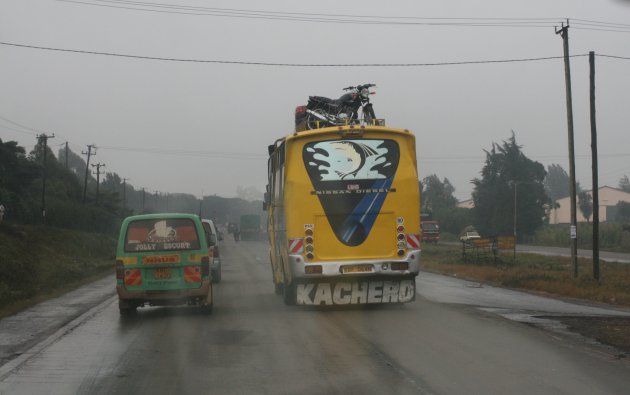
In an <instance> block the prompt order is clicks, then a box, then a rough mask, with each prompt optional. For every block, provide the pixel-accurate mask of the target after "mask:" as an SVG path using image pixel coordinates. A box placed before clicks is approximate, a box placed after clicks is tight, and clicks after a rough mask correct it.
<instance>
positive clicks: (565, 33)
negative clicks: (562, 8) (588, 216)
mask: <svg viewBox="0 0 630 395" xmlns="http://www.w3.org/2000/svg"><path fill="white" fill-rule="evenodd" d="M556 34H559V35H560V36H561V37H562V42H563V47H564V78H565V85H566V96H567V126H568V134H569V177H570V180H569V194H570V198H571V228H570V236H571V262H572V263H573V278H577V276H578V265H577V210H576V206H577V202H576V196H575V151H574V142H573V98H572V96H571V65H570V62H569V20H568V19H567V24H566V26H565V25H564V23H563V24H562V27H561V28H560V29H559V30H558V29H556Z"/></svg>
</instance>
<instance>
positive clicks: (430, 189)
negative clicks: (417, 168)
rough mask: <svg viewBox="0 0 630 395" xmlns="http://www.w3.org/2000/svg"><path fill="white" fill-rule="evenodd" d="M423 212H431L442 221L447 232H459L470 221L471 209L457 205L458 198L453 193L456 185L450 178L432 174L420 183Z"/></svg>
mask: <svg viewBox="0 0 630 395" xmlns="http://www.w3.org/2000/svg"><path fill="white" fill-rule="evenodd" d="M419 187H420V198H421V208H420V210H421V212H423V213H424V212H430V213H431V214H432V217H433V219H434V220H437V221H440V227H441V228H442V230H444V231H445V232H449V233H454V234H457V233H459V231H460V230H461V229H462V228H463V227H464V226H466V225H467V224H469V223H470V215H469V212H468V211H469V210H467V209H462V208H458V207H457V198H455V196H454V195H453V193H454V192H455V187H453V185H452V184H451V182H450V181H449V180H448V178H444V181H440V178H439V177H438V176H437V175H435V174H431V175H429V176H427V177H425V178H424V179H423V180H422V181H421V182H420V183H419Z"/></svg>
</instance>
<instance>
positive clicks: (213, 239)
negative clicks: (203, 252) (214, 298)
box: [201, 219, 223, 283]
mask: <svg viewBox="0 0 630 395" xmlns="http://www.w3.org/2000/svg"><path fill="white" fill-rule="evenodd" d="M201 224H202V225H203V230H204V231H205V232H206V237H207V239H208V255H210V271H211V272H212V282H213V283H219V282H221V258H220V255H219V240H222V239H223V237H222V236H221V235H220V233H219V231H218V230H217V227H216V226H215V225H214V222H212V220H209V219H202V220H201Z"/></svg>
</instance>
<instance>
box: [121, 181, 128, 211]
mask: <svg viewBox="0 0 630 395" xmlns="http://www.w3.org/2000/svg"><path fill="white" fill-rule="evenodd" d="M127 180H128V178H123V193H122V195H123V199H122V204H123V208H127Z"/></svg>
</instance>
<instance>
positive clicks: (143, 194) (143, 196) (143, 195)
mask: <svg viewBox="0 0 630 395" xmlns="http://www.w3.org/2000/svg"><path fill="white" fill-rule="evenodd" d="M144 189H145V188H144V187H142V206H141V207H142V214H144V198H145V193H144Z"/></svg>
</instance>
